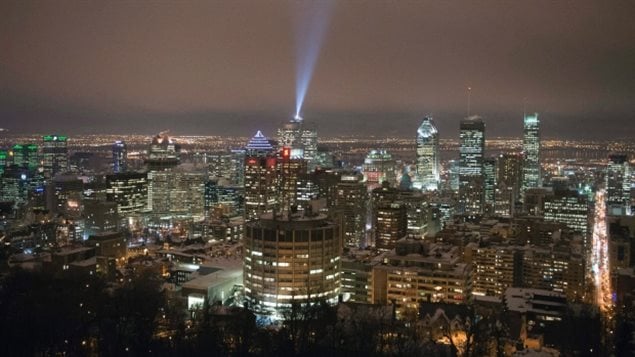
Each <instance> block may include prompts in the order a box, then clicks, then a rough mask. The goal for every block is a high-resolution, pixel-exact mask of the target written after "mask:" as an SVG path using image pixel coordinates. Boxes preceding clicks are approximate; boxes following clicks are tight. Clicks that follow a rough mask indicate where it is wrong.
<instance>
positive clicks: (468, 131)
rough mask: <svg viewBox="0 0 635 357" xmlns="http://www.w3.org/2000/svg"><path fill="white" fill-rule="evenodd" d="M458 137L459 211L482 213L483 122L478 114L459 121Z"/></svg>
mask: <svg viewBox="0 0 635 357" xmlns="http://www.w3.org/2000/svg"><path fill="white" fill-rule="evenodd" d="M460 130H461V133H460V137H459V145H460V146H459V212H460V213H463V214H480V213H483V206H484V199H485V192H484V191H485V190H484V177H483V157H484V154H485V123H484V122H483V120H482V119H481V118H480V117H478V116H472V117H469V118H466V119H464V120H462V121H461V125H460Z"/></svg>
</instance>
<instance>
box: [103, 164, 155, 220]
mask: <svg viewBox="0 0 635 357" xmlns="http://www.w3.org/2000/svg"><path fill="white" fill-rule="evenodd" d="M106 197H107V199H108V201H113V202H116V203H117V211H118V213H119V215H120V216H121V217H122V218H123V217H124V216H126V215H129V214H131V213H141V212H143V211H145V210H146V208H147V206H148V175H147V174H146V173H145V172H143V173H141V172H125V173H119V174H113V175H106Z"/></svg>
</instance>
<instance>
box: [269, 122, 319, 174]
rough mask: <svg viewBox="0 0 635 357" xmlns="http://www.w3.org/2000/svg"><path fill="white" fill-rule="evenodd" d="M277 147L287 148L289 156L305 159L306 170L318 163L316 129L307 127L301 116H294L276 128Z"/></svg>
mask: <svg viewBox="0 0 635 357" xmlns="http://www.w3.org/2000/svg"><path fill="white" fill-rule="evenodd" d="M278 147H279V148H283V147H286V148H289V150H290V152H289V154H290V158H292V159H304V160H306V161H307V170H308V171H313V170H314V169H315V168H316V167H317V164H318V137H317V131H315V130H314V129H312V128H309V127H308V126H307V125H306V124H305V123H304V120H303V119H302V118H301V117H295V118H293V119H291V120H290V121H289V122H287V123H285V124H284V125H283V126H282V128H280V129H278Z"/></svg>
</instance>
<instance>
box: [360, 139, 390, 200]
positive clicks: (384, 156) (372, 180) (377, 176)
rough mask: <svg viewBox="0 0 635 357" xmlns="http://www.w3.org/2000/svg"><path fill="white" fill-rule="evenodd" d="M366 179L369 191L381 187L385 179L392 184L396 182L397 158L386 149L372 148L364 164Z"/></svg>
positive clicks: (363, 171) (363, 169)
mask: <svg viewBox="0 0 635 357" xmlns="http://www.w3.org/2000/svg"><path fill="white" fill-rule="evenodd" d="M362 173H363V174H364V181H365V182H366V186H367V188H368V190H369V191H372V190H373V189H375V188H377V187H380V186H381V185H382V183H383V182H384V181H387V182H388V183H389V184H390V185H391V186H392V185H394V184H395V181H396V180H397V176H396V175H395V160H394V159H393V158H392V155H391V154H390V153H389V152H388V151H386V150H383V149H382V150H371V151H370V152H369V153H368V155H367V156H366V158H365V159H364V164H363V166H362Z"/></svg>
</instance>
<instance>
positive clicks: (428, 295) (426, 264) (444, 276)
mask: <svg viewBox="0 0 635 357" xmlns="http://www.w3.org/2000/svg"><path fill="white" fill-rule="evenodd" d="M460 256H461V254H460V253H459V249H458V247H455V246H450V245H443V244H431V243H424V242H423V241H420V240H412V239H403V240H401V241H399V242H398V243H397V246H396V249H395V250H394V251H392V252H390V253H389V254H388V255H386V257H385V258H384V260H385V261H387V264H381V265H375V266H374V267H373V280H372V294H371V301H372V302H373V303H375V304H389V303H393V304H395V307H396V312H397V317H398V318H400V317H402V316H403V315H404V313H405V312H407V311H418V309H419V304H420V303H421V302H422V301H423V302H445V303H450V304H467V303H468V302H469V300H470V297H471V294H472V267H471V265H470V264H466V263H462V262H461V261H460Z"/></svg>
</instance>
